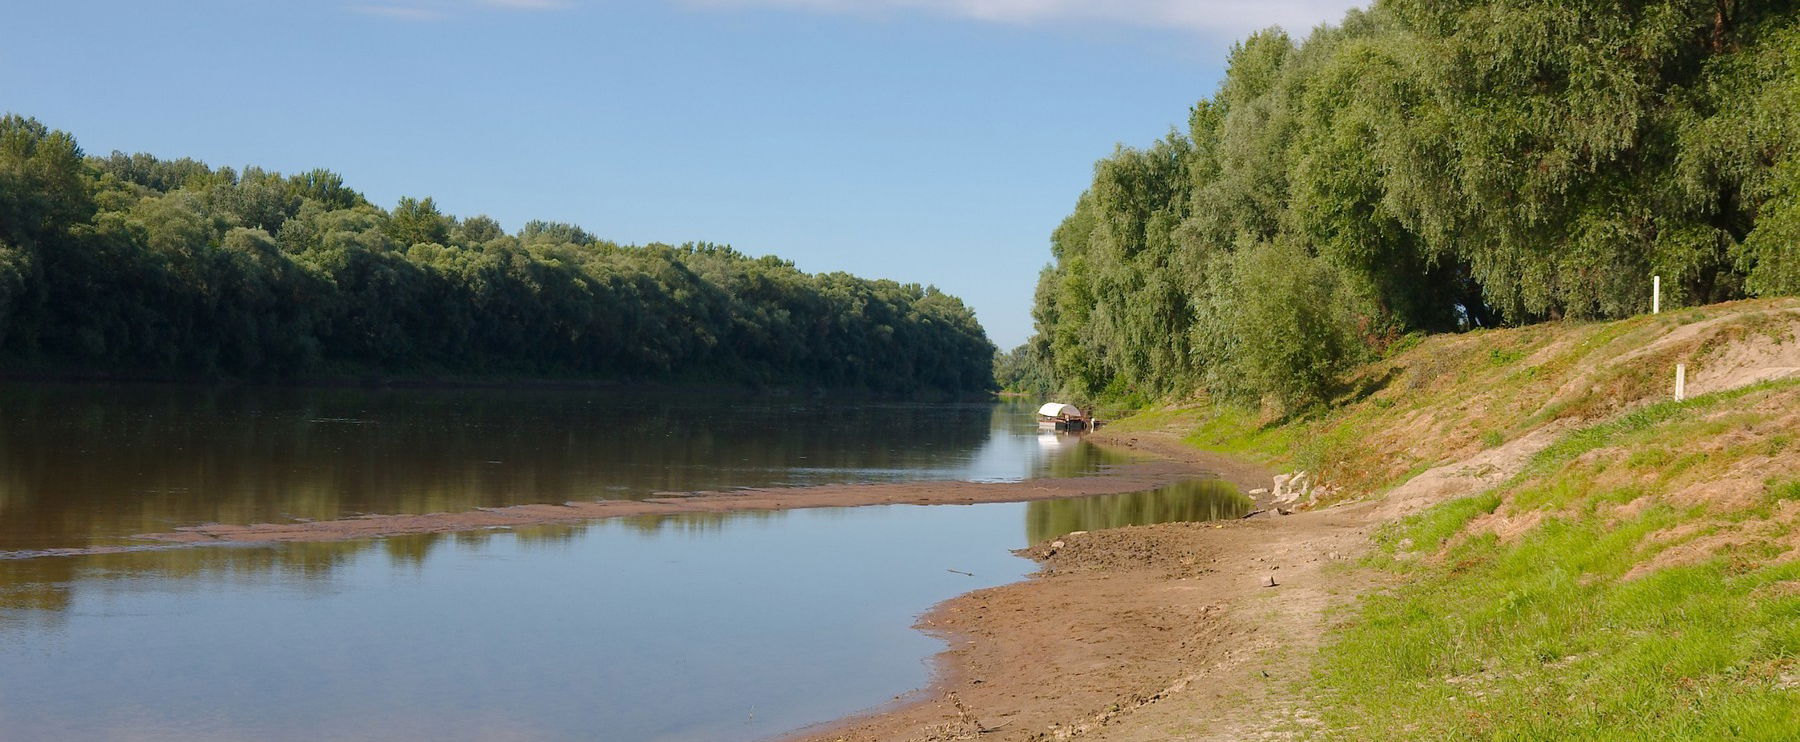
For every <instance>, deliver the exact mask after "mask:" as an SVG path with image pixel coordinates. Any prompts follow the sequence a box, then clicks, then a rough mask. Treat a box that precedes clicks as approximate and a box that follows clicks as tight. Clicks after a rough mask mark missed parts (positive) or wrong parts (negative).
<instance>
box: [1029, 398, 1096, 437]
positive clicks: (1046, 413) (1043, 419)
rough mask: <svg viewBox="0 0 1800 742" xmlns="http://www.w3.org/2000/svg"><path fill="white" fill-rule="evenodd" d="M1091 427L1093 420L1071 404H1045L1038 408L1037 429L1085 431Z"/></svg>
mask: <svg viewBox="0 0 1800 742" xmlns="http://www.w3.org/2000/svg"><path fill="white" fill-rule="evenodd" d="M1093 425H1094V421H1093V419H1092V418H1089V417H1088V416H1087V413H1085V412H1082V411H1081V408H1080V407H1076V406H1075V405H1072V404H1064V403H1062V402H1046V403H1044V406H1042V407H1039V408H1038V427H1039V428H1041V429H1044V430H1087V429H1088V428H1090V427H1093Z"/></svg>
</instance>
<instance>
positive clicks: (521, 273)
mask: <svg viewBox="0 0 1800 742" xmlns="http://www.w3.org/2000/svg"><path fill="white" fill-rule="evenodd" d="M0 360H4V361H6V362H9V363H11V364H13V365H15V366H20V365H23V366H32V367H40V368H49V369H59V370H70V369H73V370H84V371H108V372H122V373H128V374H164V375H195V374H198V375H217V374H226V375H234V376H242V377H252V378H281V377H293V376H299V375H304V374H309V373H368V372H374V373H383V372H387V373H413V374H416V373H427V374H440V373H442V374H455V375H480V376H491V375H503V376H529V377H543V376H551V377H572V378H599V379H616V380H651V379H654V380H659V381H673V382H716V383H735V384H749V385H788V386H800V385H804V386H814V387H826V388H843V389H864V390H872V391H880V392H897V393H913V392H921V391H937V392H948V393H958V392H983V391H987V390H989V389H991V388H992V387H993V384H994V381H993V373H994V369H993V346H992V344H990V343H989V342H988V340H987V337H986V335H985V333H984V332H983V331H982V329H981V326H980V325H979V324H978V323H977V322H976V321H975V316H974V313H973V312H971V311H970V310H969V308H968V307H967V306H966V305H964V304H963V303H962V302H961V301H960V300H958V299H957V298H955V297H952V296H948V295H946V294H943V293H942V292H940V291H938V290H937V289H936V288H933V287H922V286H919V285H917V284H900V283H896V282H893V281H877V280H866V279H862V278H857V277H855V276H850V275H847V274H843V273H831V274H819V275H810V274H805V273H801V272H800V271H798V270H796V269H795V268H794V266H793V264H791V263H788V262H785V261H782V260H780V259H777V258H773V257H765V258H752V257H749V256H747V255H744V254H742V253H739V252H737V251H735V250H732V249H731V248H729V247H723V246H717V245H706V244H691V245H683V246H680V247H673V246H669V245H648V246H643V247H630V246H621V245H617V244H613V243H610V242H605V241H602V240H599V239H598V238H596V237H594V236H593V235H591V234H589V233H588V232H586V231H584V230H582V229H581V228H579V227H575V226H573V225H568V224H558V223H552V222H541V221H534V222H531V223H529V224H527V225H526V226H525V228H524V229H522V230H521V231H520V232H519V233H518V234H516V235H508V234H506V232H505V231H504V230H503V229H501V227H500V225H499V224H498V223H497V222H495V221H494V220H493V219H490V218H488V217H485V216H478V217H473V218H470V219H467V220H462V221H459V220H457V219H456V218H455V217H453V216H450V215H447V214H444V213H442V212H441V211H439V209H438V208H437V205H436V204H435V203H434V202H433V201H432V199H430V198H420V199H413V198H403V199H401V200H400V203H399V204H398V205H396V206H395V207H394V209H393V210H392V211H383V210H381V209H379V208H377V207H375V206H374V205H372V204H370V203H369V202H368V201H367V199H365V198H363V197H362V195H361V194H358V193H356V192H355V191H353V190H350V189H349V188H347V187H346V186H345V185H344V183H343V179H342V178H341V177H339V176H338V175H336V174H335V173H331V172H329V171H325V170H314V171H311V172H307V173H302V174H299V175H294V176H288V177H283V176H281V175H279V174H276V173H270V172H266V171H263V170H260V169H257V168H246V169H245V170H244V171H243V172H242V173H239V172H237V171H235V170H232V169H230V168H220V169H217V170H215V169H212V168H210V167H208V166H206V165H204V164H202V163H199V162H195V161H193V160H185V159H184V160H173V161H168V160H159V159H157V158H154V157H150V156H148V155H123V154H118V153H114V154H113V155H111V156H110V157H106V158H86V157H84V156H83V155H82V153H81V150H80V149H79V148H78V147H77V146H76V145H75V141H74V139H73V138H72V137H70V136H69V135H67V134H64V133H62V132H53V131H50V130H48V129H47V128H45V127H44V126H43V125H42V124H39V123H38V122H36V121H34V120H30V119H25V118H21V117H18V116H7V117H5V118H4V119H0Z"/></svg>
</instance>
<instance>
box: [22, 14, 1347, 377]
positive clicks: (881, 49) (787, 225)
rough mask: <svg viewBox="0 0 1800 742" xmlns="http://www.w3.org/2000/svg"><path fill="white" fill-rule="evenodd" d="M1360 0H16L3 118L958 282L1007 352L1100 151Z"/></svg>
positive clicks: (469, 203) (445, 199)
mask: <svg viewBox="0 0 1800 742" xmlns="http://www.w3.org/2000/svg"><path fill="white" fill-rule="evenodd" d="M1354 4H1356V3H1350V2H1343V1H1341V0H1293V1H1292V2H1280V1H1278V0H1266V1H1263V2H1258V1H1257V0H1112V1H1111V2H1107V1H1106V0H348V1H347V2H333V1H331V0H325V1H312V0H279V1H278V0H191V1H188V2H158V1H155V0H132V1H116V2H114V1H108V2H102V1H99V0H58V1H57V2H43V3H37V2H14V3H9V5H11V6H12V7H9V8H8V9H7V11H6V13H5V15H6V17H7V23H6V26H7V27H8V30H9V33H8V34H7V36H8V41H7V43H6V44H5V45H4V46H0V110H5V111H11V112H16V113H21V114H25V115H29V116H35V117H37V118H38V119H40V120H42V121H43V122H44V123H45V124H47V125H49V126H51V127H54V128H59V129H65V130H68V131H71V132H73V133H74V134H75V135H76V136H77V138H78V139H79V140H80V141H81V144H82V146H83V147H84V148H85V149H86V150H87V151H88V152H90V153H97V154H104V153H106V152H109V151H112V150H115V149H117V150H123V151H127V152H140V151H141V152H150V153H152V154H155V155H158V156H166V157H181V156H190V157H195V158H197V159H201V160H205V161H206V162H209V163H211V164H213V165H232V166H242V165H246V164H255V165H261V166H263V167H267V168H270V169H275V170H281V171H284V172H286V171H295V170H303V169H310V168H313V167H327V168H330V169H332V170H336V171H338V172H340V173H342V174H343V175H344V176H345V179H346V180H347V181H348V182H349V184H350V185H351V186H353V187H355V188H357V189H358V190H361V191H363V192H364V193H366V194H368V195H369V197H370V198H371V199H372V200H374V201H375V202H376V203H379V204H382V205H384V206H391V205H392V204H393V203H394V202H395V201H396V200H397V199H398V198H399V197H400V196H403V195H409V196H432V197H435V198H436V199H437V201H438V203H439V205H440V206H441V207H442V208H443V209H445V210H446V211H448V212H450V213H453V214H457V215H459V216H471V215H475V214H482V213H485V214H488V215H490V216H493V217H494V218H496V219H499V220H500V223H501V224H502V225H504V226H505V227H506V228H507V229H509V230H512V229H517V228H518V227H519V226H520V225H521V224H523V223H524V222H525V221H527V220H529V219H534V218H539V219H551V220H557V221H567V222H573V223H576V224H580V225H582V226H583V227H585V228H587V229H588V230H589V231H591V232H594V233H595V234H599V235H602V236H604V237H606V238H608V239H613V240H618V241H621V242H633V243H643V242H650V241H663V242H674V243H679V242H685V241H690V240H696V241H698V240H703V241H710V242H723V243H730V244H732V245H735V246H736V247H738V248H739V249H741V250H743V251H745V252H748V253H752V254H758V255H760V254H768V253H774V254H778V255H781V256H783V257H785V258H788V259H790V260H793V261H794V262H795V263H797V264H798V265H799V267H800V268H801V269H803V270H807V271H831V270H845V271H850V272H853V273H857V274H860V275H865V276H870V277H884V278H893V279H896V280H901V281H909V282H919V283H930V284H936V285H937V286H939V287H940V288H942V289H944V290H945V291H948V292H950V293H953V294H956V295H959V296H961V297H963V298H964V299H965V300H967V301H968V302H969V303H970V304H971V305H972V306H974V308H975V310H976V313H977V315H978V316H979V317H980V319H981V321H982V324H983V325H984V326H986V327H987V329H988V332H989V334H990V335H991V336H992V337H993V339H994V341H995V343H996V344H997V345H999V346H1001V347H1002V348H1008V347H1011V346H1013V345H1015V344H1017V343H1019V342H1021V341H1023V340H1024V339H1025V338H1026V337H1027V336H1028V335H1029V334H1030V332H1031V318H1030V305H1031V295H1032V289H1033V287H1034V285H1035V283H1036V280H1037V272H1038V269H1039V268H1041V267H1043V265H1044V264H1045V263H1046V262H1047V261H1048V260H1049V247H1048V242H1049V234H1050V231H1051V230H1052V229H1054V228H1055V227H1056V225H1057V223H1058V222H1059V221H1061V219H1062V217H1063V216H1064V215H1066V214H1067V213H1068V211H1069V210H1070V208H1071V207H1072V206H1073V205H1074V203H1075V199H1076V197H1077V196H1079V195H1080V193H1081V191H1082V189H1083V188H1085V187H1086V185H1087V182H1088V179H1089V177H1090V176H1091V174H1092V168H1093V162H1094V161H1095V160H1096V159H1098V158H1100V157H1103V156H1105V155H1106V154H1107V153H1109V152H1110V151H1111V150H1112V147H1113V145H1114V144H1115V143H1124V144H1128V145H1141V144H1146V143H1148V142H1150V141H1151V140H1153V139H1155V138H1156V137H1158V136H1161V135H1163V134H1164V133H1167V132H1168V130H1169V129H1170V127H1172V126H1176V125H1179V124H1181V123H1182V122H1183V121H1184V120H1185V118H1186V115H1187V109H1188V106H1190V105H1192V104H1193V102H1194V101H1195V100H1197V99H1199V98H1200V97H1202V96H1205V95H1208V94H1210V93H1211V92H1212V91H1213V89H1214V88H1215V87H1216V85H1217V82H1218V79H1219V77H1220V74H1221V73H1222V69H1223V64H1224V59H1225V54H1226V52H1227V50H1228V49H1229V47H1230V44H1231V42H1232V40H1234V39H1236V38H1239V37H1241V36H1242V35H1243V34H1245V33H1247V32H1249V31H1250V30H1253V29H1255V28H1260V27H1263V26H1266V25H1270V24H1281V25H1283V26H1285V27H1287V28H1289V29H1290V30H1292V31H1295V32H1296V33H1297V34H1304V32H1305V30H1306V29H1310V27H1311V26H1312V25H1314V24H1316V23H1318V22H1322V21H1335V20H1336V19H1337V18H1339V17H1340V16H1341V15H1342V13H1343V11H1344V9H1346V8H1348V7H1351V6H1352V5H1354Z"/></svg>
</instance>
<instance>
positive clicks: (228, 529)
mask: <svg viewBox="0 0 1800 742" xmlns="http://www.w3.org/2000/svg"><path fill="white" fill-rule="evenodd" d="M1265 476H1266V475H1265V474H1263V473H1262V471H1261V470H1260V469H1259V468H1258V467H1255V466H1253V465H1247V464H1243V463H1241V462H1235V461H1232V460H1230V459H1228V458H1226V457H1207V456H1196V457H1192V458H1189V459H1187V460H1172V459H1162V460H1146V461H1140V462H1136V463H1124V464H1112V465H1106V466H1102V467H1101V469H1100V471H1098V472H1097V473H1094V474H1091V475H1088V476H1078V477H1039V478H1033V479H1025V480H1021V481H1016V482H962V481H918V482H897V483H881V484H841V485H816V486H806V487H781V488H746V489H735V490H727V491H709V492H686V493H673V492H672V493H667V494H665V495H663V496H657V497H650V498H645V499H641V500H598V501H577V502H565V503H563V504H560V505H557V504H548V503H545V504H530V505H512V506H506V507H490V508H477V509H474V510H467V511H460V512H439V513H396V514H376V515H360V516H355V517H348V518H337V519H330V520H295V521H291V522H283V523H251V524H236V523H204V524H197V525H191V526H183V527H179V528H176V529H173V530H170V531H163V532H154V533H141V534H136V535H134V536H132V537H131V539H133V540H136V541H142V542H149V545H150V546H151V547H152V548H154V547H155V546H156V545H167V546H179V545H197V544H212V543H292V542H320V541H344V540H353V539H367V538H381V537H386V536H401V535H412V534H432V533H454V532H458V531H475V530H483V529H492V528H509V527H517V526H533V525H549V524H557V523H578V522H585V521H591V520H596V519H606V518H625V517H652V516H674V515H681V516H706V515H716V514H724V513H732V512H748V511H769V510H794V509H802V508H836V507H857V506H864V505H898V504H909V505H973V504H978V503H993V502H1032V501H1037V500H1049V499H1061V498H1073V497H1087V496H1093V495H1110V494H1121V493H1126V492H1142V491H1145V490H1152V489H1156V488H1158V487H1163V486H1166V485H1169V484H1174V483H1176V482H1180V481H1184V480H1190V479H1196V478H1210V477H1218V478H1222V479H1225V480H1227V481H1231V482H1233V483H1234V484H1237V485H1238V486H1239V487H1240V488H1245V487H1247V486H1249V485H1250V483H1253V482H1257V481H1260V480H1261V479H1263V478H1265ZM140 548H145V546H144V545H129V544H119V545H104V546H89V547H79V548H65V549H43V550H35V551H31V552H28V553H27V552H21V553H14V554H11V555H10V556H13V557H40V556H79V555H88V554H108V553H118V552H124V551H131V550H134V549H140Z"/></svg>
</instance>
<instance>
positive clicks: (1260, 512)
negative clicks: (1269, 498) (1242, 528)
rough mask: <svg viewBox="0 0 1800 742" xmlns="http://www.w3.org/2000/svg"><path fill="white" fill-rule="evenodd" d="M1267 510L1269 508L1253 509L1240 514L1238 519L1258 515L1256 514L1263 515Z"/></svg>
mask: <svg viewBox="0 0 1800 742" xmlns="http://www.w3.org/2000/svg"><path fill="white" fill-rule="evenodd" d="M1266 512H1269V510H1268V508H1263V509H1262V510H1252V511H1250V512H1248V513H1244V514H1243V515H1241V516H1239V517H1238V519H1239V520H1243V519H1244V518H1249V517H1251V516H1256V515H1262V514H1263V513H1266Z"/></svg>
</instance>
